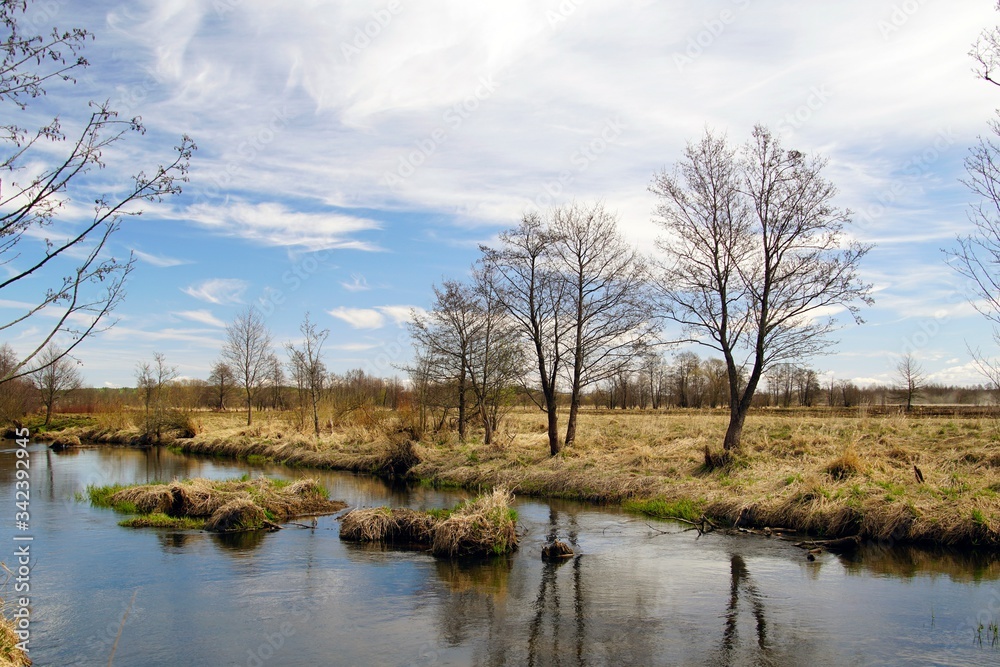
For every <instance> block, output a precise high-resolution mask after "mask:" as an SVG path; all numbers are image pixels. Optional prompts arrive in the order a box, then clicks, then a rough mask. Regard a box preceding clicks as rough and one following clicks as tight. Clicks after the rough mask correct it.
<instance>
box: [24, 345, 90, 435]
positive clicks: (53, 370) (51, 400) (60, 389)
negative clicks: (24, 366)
mask: <svg viewBox="0 0 1000 667" xmlns="http://www.w3.org/2000/svg"><path fill="white" fill-rule="evenodd" d="M30 377H31V382H32V384H33V385H34V386H35V389H36V390H38V394H39V396H40V397H41V399H42V405H43V406H45V426H48V425H49V422H50V421H51V420H52V410H53V409H54V408H55V405H56V402H57V401H58V400H59V399H60V398H62V397H63V396H65V395H66V394H68V393H70V392H71V391H74V390H76V389H79V388H80V387H81V386H83V377H82V376H81V375H80V371H79V369H77V362H76V360H75V359H73V358H72V357H67V356H66V355H65V354H63V351H62V350H61V349H60V348H58V347H56V346H55V345H50V346H49V347H47V348H45V349H44V350H43V351H42V353H41V354H40V355H39V356H38V357H37V358H36V360H35V372H34V373H32V374H31V376H30Z"/></svg>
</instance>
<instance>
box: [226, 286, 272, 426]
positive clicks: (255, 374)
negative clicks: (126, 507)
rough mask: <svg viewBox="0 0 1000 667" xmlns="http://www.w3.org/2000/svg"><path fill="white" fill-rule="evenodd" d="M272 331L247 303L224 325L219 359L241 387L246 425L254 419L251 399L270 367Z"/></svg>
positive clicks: (256, 311) (256, 392)
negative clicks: (224, 335) (220, 358)
mask: <svg viewBox="0 0 1000 667" xmlns="http://www.w3.org/2000/svg"><path fill="white" fill-rule="evenodd" d="M272 356H273V355H272V352H271V332H270V331H269V330H268V328H267V325H266V324H265V323H264V317H263V316H262V315H261V314H260V311H258V310H257V309H256V308H255V307H254V306H252V305H251V306H247V307H246V308H245V309H244V310H243V311H242V312H240V314H239V315H237V316H236V319H235V320H233V322H232V324H230V325H229V326H228V327H226V342H225V344H224V345H223V348H222V358H223V360H224V361H225V362H226V363H227V364H228V365H229V367H230V368H232V369H233V373H235V375H236V379H237V382H239V384H240V386H241V387H243V392H244V398H245V399H246V406H247V426H250V424H251V423H252V422H253V402H254V399H255V398H256V397H257V394H258V392H259V390H260V388H261V387H262V386H263V385H264V383H265V382H266V381H267V379H268V376H269V373H270V371H271V370H272V368H271V365H272Z"/></svg>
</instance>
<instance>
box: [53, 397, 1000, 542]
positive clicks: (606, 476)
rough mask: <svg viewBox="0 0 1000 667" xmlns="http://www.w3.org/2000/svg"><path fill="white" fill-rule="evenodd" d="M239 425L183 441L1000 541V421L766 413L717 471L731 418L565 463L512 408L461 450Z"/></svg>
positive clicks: (375, 419) (595, 445)
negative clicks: (713, 463)
mask: <svg viewBox="0 0 1000 667" xmlns="http://www.w3.org/2000/svg"><path fill="white" fill-rule="evenodd" d="M242 418H243V417H242V416H241V415H239V414H236V413H230V414H217V413H194V414H193V415H192V416H191V417H190V420H191V421H192V422H193V426H194V430H195V431H196V432H197V435H195V436H194V437H193V438H190V439H187V438H185V439H182V440H177V441H176V442H175V445H176V446H179V447H181V448H182V449H183V450H185V451H191V452H195V453H203V454H213V455H222V456H233V457H240V458H249V459H251V460H254V459H257V460H272V461H277V462H283V463H286V464H289V465H300V466H316V467H324V468H342V469H347V470H358V471H376V472H380V473H381V474H387V473H388V472H390V471H393V470H394V469H393V468H392V465H393V461H395V460H396V459H398V458H399V457H400V456H409V457H411V460H410V461H409V462H408V464H407V465H405V466H403V468H402V469H406V468H410V470H409V473H410V475H411V476H414V477H416V478H418V479H420V480H421V481H423V482H425V483H431V484H439V485H455V486H462V487H467V488H475V489H478V488H492V487H496V486H501V485H502V486H506V487H507V488H510V489H511V490H513V491H514V492H515V493H526V494H538V495H549V496H559V497H569V498H579V499H585V500H591V501H596V502H604V503H625V504H626V506H627V507H628V508H629V509H632V510H635V511H643V512H647V513H649V514H652V515H657V516H680V517H682V518H688V519H692V518H697V517H700V516H701V515H702V514H703V513H704V514H707V515H708V516H709V517H711V518H712V519H713V520H717V521H722V522H726V523H728V524H739V525H740V526H747V527H756V528H763V527H784V528H793V529H798V530H807V531H809V532H810V533H812V534H815V535H819V536H826V537H838V536H847V535H854V534H859V535H861V536H862V537H864V538H869V539H877V540H886V541H896V542H932V543H938V544H951V545H963V546H974V545H990V546H997V545H1000V421H998V420H996V419H993V418H988V417H982V416H974V417H968V416H962V415H961V414H958V413H956V415H955V416H950V417H945V416H926V417H925V416H919V417H917V416H904V415H902V414H894V415H878V416H871V415H866V414H861V415H854V416H845V415H843V414H840V415H825V416H823V415H822V414H821V413H819V414H817V413H815V412H814V413H809V414H800V413H796V412H782V411H761V412H754V413H751V415H750V417H749V418H748V419H747V424H746V428H745V431H744V437H743V451H742V453H741V454H740V455H739V456H737V457H736V458H735V460H734V461H733V462H732V463H731V465H729V466H728V467H726V468H725V469H716V470H711V471H710V470H706V469H705V466H704V461H705V447H706V446H708V447H710V448H712V449H715V450H717V449H718V448H719V446H720V443H721V442H722V436H723V434H724V432H725V428H726V424H727V416H726V414H725V413H722V412H714V413H713V412H708V411H702V412H698V411H691V412H674V413H670V414H658V413H649V412H640V411H615V412H607V411H584V412H583V413H582V414H581V417H580V426H579V431H578V433H579V436H578V440H577V442H576V443H574V444H573V445H571V446H569V447H567V448H565V449H564V450H563V451H562V452H561V453H560V454H559V455H557V456H555V457H550V456H549V455H548V446H547V441H546V434H545V422H544V417H543V415H542V414H541V413H537V412H528V411H524V412H516V413H514V414H513V415H511V416H510V418H509V419H508V422H507V424H506V426H505V429H504V430H503V431H502V432H501V433H500V434H499V437H498V438H497V443H495V444H493V445H490V446H486V445H483V444H482V443H481V441H480V440H478V439H477V438H476V437H475V436H473V437H471V438H470V439H469V441H468V442H465V443H461V442H459V441H458V439H457V437H456V436H455V435H454V433H443V434H434V433H429V434H425V435H424V437H423V438H421V439H420V440H419V441H417V442H415V443H413V444H412V445H411V444H410V439H409V437H408V435H407V434H406V433H403V432H400V431H399V424H398V420H397V419H396V417H395V415H393V414H392V413H380V414H379V413H375V414H373V413H366V415H365V416H364V417H363V418H360V419H358V420H356V421H355V423H351V424H348V425H342V426H338V427H336V428H334V429H332V431H327V432H324V434H323V436H322V438H320V440H319V441H318V442H317V440H316V439H315V437H314V436H311V435H309V434H307V433H303V432H301V431H299V430H298V429H297V428H296V427H295V426H294V423H295V422H294V419H293V417H292V415H291V413H259V414H257V415H255V421H254V425H253V426H251V427H249V428H247V427H246V425H245V423H243V422H241V419H242ZM98 421H99V420H98ZM101 433H104V434H105V435H109V434H110V433H112V431H110V430H107V429H105V430H103V431H101V430H100V429H98V427H97V426H93V427H90V428H85V427H84V428H81V427H79V426H77V427H73V428H71V429H70V430H68V431H66V432H64V437H69V438H70V439H72V438H73V437H79V438H81V439H83V440H87V439H88V438H89V437H92V436H94V435H100V434H101ZM108 439H111V440H113V439H114V438H112V437H108ZM413 455H415V456H416V458H412V457H413ZM416 459H419V462H417V463H416V465H412V464H413V463H414V462H416ZM411 466H412V468H411ZM915 467H916V468H917V469H919V471H920V473H921V475H922V481H920V480H919V479H918V476H917V471H916V470H915ZM394 471H395V472H397V473H399V472H400V470H398V469H397V470H394Z"/></svg>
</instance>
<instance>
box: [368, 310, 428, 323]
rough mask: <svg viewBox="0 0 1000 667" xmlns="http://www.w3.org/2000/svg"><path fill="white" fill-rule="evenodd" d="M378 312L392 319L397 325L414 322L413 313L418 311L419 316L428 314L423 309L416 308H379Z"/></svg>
mask: <svg viewBox="0 0 1000 667" xmlns="http://www.w3.org/2000/svg"><path fill="white" fill-rule="evenodd" d="M378 310H379V312H381V313H382V314H383V315H387V316H388V317H391V318H392V320H393V322H395V323H396V325H400V324H406V323H407V322H411V321H413V311H417V313H418V314H419V313H425V312H427V311H425V310H424V309H423V308H417V307H416V306H379V309H378Z"/></svg>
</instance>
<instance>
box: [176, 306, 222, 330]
mask: <svg viewBox="0 0 1000 667" xmlns="http://www.w3.org/2000/svg"><path fill="white" fill-rule="evenodd" d="M174 315H176V316H178V317H183V318H184V319H186V320H191V321H192V322H199V323H201V324H207V325H208V326H210V327H219V328H223V329H224V328H225V327H226V323H225V322H223V321H222V320H220V319H219V318H218V317H216V316H215V315H213V314H212V312H211V311H209V310H205V309H201V310H182V311H179V312H176V313H174Z"/></svg>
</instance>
